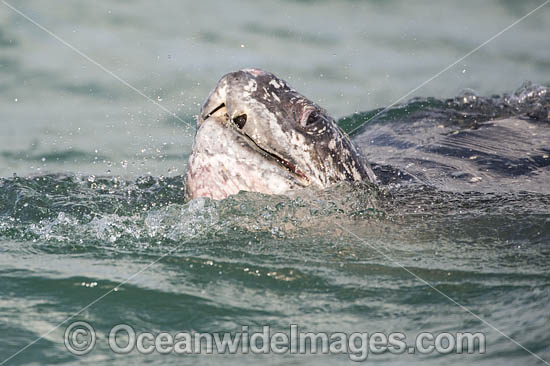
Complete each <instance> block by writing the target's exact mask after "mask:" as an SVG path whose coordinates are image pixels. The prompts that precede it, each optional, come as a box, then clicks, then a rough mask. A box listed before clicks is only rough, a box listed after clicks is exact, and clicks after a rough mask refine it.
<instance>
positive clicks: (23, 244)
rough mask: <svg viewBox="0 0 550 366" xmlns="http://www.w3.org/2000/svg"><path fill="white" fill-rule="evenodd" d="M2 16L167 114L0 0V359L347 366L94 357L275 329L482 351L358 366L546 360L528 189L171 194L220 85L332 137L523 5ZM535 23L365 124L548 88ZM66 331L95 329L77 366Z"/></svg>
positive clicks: (548, 235)
mask: <svg viewBox="0 0 550 366" xmlns="http://www.w3.org/2000/svg"><path fill="white" fill-rule="evenodd" d="M8 3H10V4H11V5H13V6H15V7H17V8H18V9H19V10H20V11H22V12H24V13H25V14H27V15H28V16H29V17H31V18H32V19H34V20H36V21H37V22H39V23H40V24H41V25H43V26H44V27H46V28H47V29H49V30H50V31H51V32H54V33H55V34H57V35H58V36H59V37H61V38H62V39H64V40H65V41H66V42H68V43H70V44H71V45H73V46H74V47H77V48H78V49H79V50H81V51H82V52H84V53H85V54H86V55H88V56H89V57H91V58H92V59H94V60H96V61H97V62H99V63H101V64H102V65H104V67H106V68H107V69H108V70H111V71H112V72H113V73H115V74H116V75H118V76H119V77H120V78H122V79H123V80H125V81H127V82H128V83H130V84H131V85H133V86H135V87H136V88H137V89H138V90H139V91H140V92H142V93H144V94H145V95H147V96H148V97H150V98H151V99H152V100H154V101H155V102H157V103H159V104H161V105H163V106H165V107H166V108H167V109H169V110H170V111H173V112H174V113H175V114H176V116H172V115H170V114H168V113H166V111H165V110H163V109H160V108H159V107H158V106H157V105H155V104H153V103H151V101H149V100H147V99H145V98H143V96H141V95H139V94H138V93H136V92H135V91H134V90H131V89H129V88H128V87H127V86H125V85H124V84H122V83H121V82H120V81H119V80H117V79H115V78H113V77H112V76H111V75H109V74H107V73H105V72H104V71H102V70H101V69H99V68H97V66H95V65H94V64H92V63H90V62H89V61H87V60H86V59H84V58H82V56H80V55H78V54H76V53H75V52H73V51H72V50H70V49H69V48H67V47H66V46H65V45H63V44H62V43H60V42H59V41H58V40H56V39H55V38H53V37H51V36H50V35H49V34H47V33H46V32H44V31H43V30H41V29H39V28H38V27H36V26H35V25H33V24H32V23H30V22H29V21H28V20H26V19H24V18H23V17H21V16H20V15H18V14H17V13H15V12H13V11H12V10H10V9H9V8H8V7H7V6H6V5H5V4H3V3H2V2H0V177H1V178H0V330H1V331H2V336H1V337H0V364H2V362H3V361H4V360H7V359H8V358H9V360H7V361H5V365H75V364H76V365H87V364H94V365H127V364H136V365H141V364H168V365H171V364H174V365H176V364H177V365H181V364H190V365H196V364H212V365H219V364H222V363H223V364H226V365H233V364H234V365H243V364H269V365H283V364H284V365H286V364H293V365H294V364H295V365H335V364H348V363H351V362H352V361H350V358H349V356H348V355H347V354H339V355H338V354H332V355H312V354H310V353H306V354H291V353H290V352H287V353H284V354H282V355H275V354H267V355H263V354H259V355H258V354H252V353H248V354H241V353H239V354H235V355H232V354H212V355H209V354H205V355H178V354H174V353H171V354H167V355H161V354H159V353H156V352H154V353H152V354H149V355H144V354H140V353H138V352H137V351H133V352H131V353H129V354H116V353H114V352H113V351H112V350H110V348H109V345H108V334H109V331H110V330H111V329H112V328H113V327H114V326H115V325H117V324H121V323H124V324H128V325H130V326H132V327H133V328H134V329H135V331H136V332H138V333H139V332H152V333H155V334H158V333H160V332H169V333H171V334H176V333H178V332H209V333H212V332H238V331H241V330H242V327H243V326H248V327H249V329H250V332H253V331H261V330H262V327H263V326H264V325H269V326H271V328H272V330H273V331H274V332H276V331H283V332H289V329H290V326H291V324H296V325H298V327H299V328H300V330H301V331H311V332H328V333H333V332H345V333H348V334H350V333H353V332H368V333H369V334H372V333H374V332H383V333H386V334H389V333H391V332H401V333H404V334H405V335H406V336H407V343H408V344H413V343H414V338H415V336H416V335H417V334H419V333H421V332H432V333H434V334H436V335H437V334H440V333H443V332H450V333H457V332H471V333H475V332H481V333H483V334H484V335H485V336H486V352H485V353H484V354H479V353H477V352H476V353H474V354H467V353H463V354H456V352H454V353H450V354H438V353H436V352H433V353H431V354H428V355H421V354H419V353H418V352H417V353H415V354H409V352H405V353H404V354H400V355H394V354H392V353H390V352H386V353H383V354H379V355H375V354H373V353H369V355H368V358H367V360H366V361H365V362H364V363H375V362H377V363H380V364H387V365H402V364H415V365H416V364H418V365H442V364H444V365H473V364H476V365H477V364H482V365H543V364H544V363H543V362H542V361H540V360H539V359H537V358H536V357H535V356H533V355H532V354H530V353H529V351H530V352H533V353H535V354H537V355H538V356H539V357H541V358H542V359H544V360H546V361H547V362H550V313H549V304H550V274H549V273H550V260H549V259H550V195H549V194H547V193H544V192H538V193H536V192H523V191H518V192H515V191H514V192H510V191H508V192H499V191H493V192H484V193H480V192H464V191H461V192H450V191H445V190H442V189H440V188H438V189H435V188H433V187H431V186H430V185H429V184H428V185H410V186H407V185H404V186H396V187H393V188H391V189H380V190H378V189H374V188H372V187H369V186H362V185H360V186H349V185H339V186H335V187H333V188H331V189H329V190H327V191H323V192H314V191H309V190H305V191H299V192H296V193H295V194H293V195H292V196H289V197H282V196H266V195H261V194H254V193H245V192H242V193H240V194H238V195H236V196H233V197H230V198H228V199H226V200H223V201H212V200H209V199H198V200H194V201H186V200H185V185H184V181H183V175H184V173H185V169H186V164H187V159H188V157H189V154H190V152H191V149H192V141H193V136H194V130H195V115H196V114H197V113H198V112H199V110H200V105H201V103H202V102H203V100H204V99H205V98H206V96H207V95H208V92H209V91H210V90H211V89H212V88H213V87H214V86H215V85H216V82H217V80H218V79H219V78H220V77H221V76H222V75H223V74H224V73H227V72H230V71H233V70H236V69H239V68H243V67H250V66H254V67H261V68H264V69H266V70H269V71H272V72H274V73H275V74H277V75H279V76H280V77H282V78H283V79H285V80H287V81H288V82H289V83H290V84H291V85H293V86H294V87H295V88H296V89H297V90H299V91H300V92H301V93H303V94H304V95H306V96H307V97H309V98H311V99H312V100H314V101H315V102H317V103H318V104H319V105H321V106H323V107H325V108H326V109H327V110H328V111H329V112H330V113H331V114H332V115H334V116H335V117H336V118H340V117H342V116H350V117H346V118H343V119H340V123H341V126H342V127H343V128H344V129H345V130H347V131H348V132H352V131H354V130H355V129H356V128H357V127H358V126H360V125H362V124H364V123H365V121H367V120H368V119H369V118H370V117H373V116H375V115H376V114H377V113H378V112H379V111H381V108H383V107H384V106H387V105H389V104H390V103H392V102H393V101H395V100H396V99H397V98H399V97H401V96H402V95H405V94H406V93H407V92H409V91H410V90H412V89H413V88H415V87H416V86H418V85H420V84H421V83H422V82H424V81H426V80H427V79H429V78H430V77H432V76H433V75H434V74H436V73H437V72H438V71H440V70H442V69H443V68H444V67H445V66H447V65H449V64H451V63H452V62H454V61H455V60H457V59H458V58H460V57H461V56H463V55H464V54H466V53H467V52H469V51H470V50H472V49H474V48H475V47H477V46H478V45H479V44H481V43H482V42H484V41H485V40H487V39H489V38H490V37H491V36H492V35H494V34H496V33H497V32H499V31H500V30H502V29H504V28H505V27H507V26H508V25H510V24H512V23H513V22H514V21H515V20H517V19H519V18H520V17H521V16H523V15H524V14H526V13H527V12H529V11H530V10H531V9H533V8H535V7H536V6H538V5H540V3H541V2H537V1H521V2H518V1H504V0H500V1H499V0H492V1H485V2H476V1H461V2H445V3H434V2H432V1H417V2H414V3H413V2H408V1H352V0H349V1H322V0H318V1H315V0H313V1H286V0H280V1H272V2H256V1H244V0H243V1H237V2H233V1H231V2H219V1H210V0H209V1H200V2H175V1H167V2H159V3H154V4H153V3H151V2H147V1H143V0H136V1H102V2H98V3H95V2H82V1H76V0H69V1H64V2H62V3H57V2H56V3H53V2H40V1H36V0H24V1H11V2H9V1H8ZM549 14H550V5H549V6H548V7H545V8H542V9H541V10H540V11H538V12H536V13H534V14H533V15H531V16H530V17H529V18H527V19H525V20H524V21H523V22H521V23H519V24H518V25H516V26H514V27H513V28H511V29H510V30H509V31H507V32H506V33H504V34H502V35H501V36H500V37H498V38H497V39H495V40H494V41H492V42H491V43H489V44H488V45H487V46H485V47H484V48H482V49H480V50H479V51H478V52H476V53H475V54H473V55H472V56H471V57H469V58H467V59H465V60H463V61H462V62H460V63H459V64H457V65H456V66H455V67H453V68H452V69H450V70H449V71H448V72H446V73H445V74H443V75H441V76H440V77H439V78H437V79H435V80H434V81H432V82H430V83H428V84H426V85H425V87H423V88H422V89H420V90H418V91H417V92H415V93H413V94H412V95H410V96H409V97H411V98H412V97H415V96H416V97H436V98H438V99H426V98H423V99H421V100H413V101H411V102H407V100H408V99H409V98H406V99H405V100H404V101H403V103H404V104H402V105H401V106H397V107H395V108H393V109H391V110H390V111H388V112H387V113H385V114H383V115H381V116H379V118H378V120H377V121H378V122H380V123H390V124H391V123H392V121H393V120H395V119H396V118H400V119H403V118H404V117H403V116H406V114H407V113H412V112H414V111H418V110H420V109H422V108H427V107H430V108H431V107H433V108H441V109H443V110H445V108H447V107H448V106H447V105H446V104H444V103H443V102H442V101H444V100H445V98H453V97H455V96H457V95H461V92H462V90H463V89H474V90H476V91H477V92H478V93H479V94H480V95H486V96H490V95H492V94H503V93H511V92H513V91H514V90H516V89H517V88H518V87H519V86H520V85H521V84H522V83H523V82H524V81H526V80H532V81H534V82H536V83H539V84H542V85H548V84H549V83H550V79H549V77H548V75H550V62H549V60H550V47H548V46H549V41H548V34H549V33H550V16H549ZM480 108H481V107H480ZM533 108H535V107H533ZM544 110H545V109H544ZM457 111H458V112H457ZM463 112H464V111H463V110H461V109H453V111H452V113H453V114H452V116H454V117H453V118H455V117H456V116H459V115H461V113H463ZM509 112H510V111H508V110H507V111H506V113H509ZM513 112H514V111H511V112H510V113H511V115H513ZM523 112H528V111H523ZM354 113H355V114H354ZM449 113H451V112H449ZM468 113H469V112H468ZM480 113H481V112H480ZM499 113H500V112H499ZM449 115H450V114H449ZM507 115H508V114H507ZM472 116H473V117H472ZM542 117H544V116H542ZM542 117H541V118H542ZM468 118H470V119H472V120H475V119H476V118H477V117H476V115H475V114H468ZM470 119H466V122H467V123H470V122H471V121H470ZM546 169H547V168H546ZM115 289H116V291H114V290H115ZM106 294H107V295H106ZM443 294H444V295H443ZM104 295H105V296H104ZM457 304H459V305H457ZM460 305H461V306H463V307H461V306H460ZM465 308H466V309H468V310H465ZM70 317H72V318H70ZM74 321H85V322H88V323H89V324H90V325H92V326H93V327H94V329H95V331H96V334H97V339H96V345H95V347H94V349H93V350H92V351H91V352H90V353H88V354H87V355H83V356H76V355H73V354H71V353H70V352H69V351H68V350H67V348H66V347H65V345H64V342H63V339H64V333H65V330H66V329H67V326H68V325H69V324H71V323H72V322H74ZM508 337H510V338H512V339H513V340H515V341H516V342H518V343H519V344H521V346H523V347H525V348H526V349H527V350H529V351H526V350H525V349H524V348H522V347H521V346H518V344H516V343H514V342H513V341H511V340H510V339H509V338H508ZM35 341H36V342H35ZM31 342H35V343H32V344H31ZM27 346H28V347H27ZM24 347H27V348H25V349H23V348H24ZM17 352H20V353H18V354H17V355H15V354H16V353H17ZM12 356H13V357H12ZM11 357H12V358H11Z"/></svg>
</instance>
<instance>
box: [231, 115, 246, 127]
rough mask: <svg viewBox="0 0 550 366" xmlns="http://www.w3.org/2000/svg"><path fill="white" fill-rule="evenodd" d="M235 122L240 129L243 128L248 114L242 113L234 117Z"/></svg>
mask: <svg viewBox="0 0 550 366" xmlns="http://www.w3.org/2000/svg"><path fill="white" fill-rule="evenodd" d="M233 122H234V123H235V124H236V125H237V127H239V129H241V130H242V129H243V127H244V125H245V124H246V114H241V115H240V116H237V117H235V118H233Z"/></svg>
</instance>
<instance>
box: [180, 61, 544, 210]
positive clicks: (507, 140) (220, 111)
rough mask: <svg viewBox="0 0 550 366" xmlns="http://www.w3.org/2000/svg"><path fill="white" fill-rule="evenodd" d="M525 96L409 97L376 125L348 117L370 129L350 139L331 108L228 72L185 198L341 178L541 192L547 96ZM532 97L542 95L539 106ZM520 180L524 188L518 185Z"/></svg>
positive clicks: (263, 75)
mask: <svg viewBox="0 0 550 366" xmlns="http://www.w3.org/2000/svg"><path fill="white" fill-rule="evenodd" d="M527 89H528V90H527V91H525V90H524V92H523V94H524V95H523V96H516V99H515V100H514V99H513V97H514V96H512V98H511V97H505V98H492V99H491V98H485V99H484V98H479V97H476V96H475V95H473V94H465V95H463V96H460V97H458V98H454V99H451V100H447V101H440V100H436V99H419V100H414V101H412V102H410V103H409V104H407V105H406V106H405V107H403V106H398V107H396V108H393V109H391V110H389V111H385V112H384V113H382V114H380V116H377V118H375V119H373V120H372V121H370V118H367V117H368V116H364V115H361V114H360V115H357V116H355V117H352V119H353V118H355V119H359V120H361V118H362V119H363V121H364V120H365V119H369V121H370V123H368V124H365V125H364V126H362V128H360V129H359V130H358V131H357V133H355V135H354V141H352V140H351V138H350V137H349V136H348V135H347V134H346V133H345V132H344V131H343V130H342V129H341V128H340V127H339V125H338V123H337V122H336V121H335V120H334V119H333V118H332V117H331V116H329V114H328V113H327V111H325V110H324V109H323V108H321V107H320V106H318V105H317V104H315V103H314V102H312V101H311V100H309V99H307V98H306V97H304V96H303V95H301V94H300V93H298V92H297V91H296V90H295V89H293V88H292V87H291V86H290V85H289V84H288V83H287V82H285V81H283V80H281V79H280V78H278V77H276V76H275V75H273V74H272V73H269V72H266V71H263V70H260V69H243V70H240V71H236V72H232V73H229V74H227V75H225V76H223V77H222V78H221V79H220V81H219V82H218V84H217V86H216V88H215V89H214V90H213V91H212V92H211V93H210V95H209V96H208V98H207V99H206V101H205V103H204V105H203V107H202V110H201V112H200V115H199V117H198V122H199V128H198V130H197V133H196V136H195V141H194V144H193V152H192V154H191V157H190V160H189V167H188V172H187V187H188V195H189V197H190V198H196V197H210V198H214V199H222V198H225V197H227V196H229V195H232V194H236V193H238V192H239V191H252V192H262V193H268V194H284V193H285V192H288V191H289V190H292V189H294V188H297V187H308V186H310V187H316V188H326V187H327V186H329V185H332V184H334V183H337V182H342V181H348V182H358V181H360V182H367V183H369V184H377V183H382V184H387V183H389V182H393V183H395V182H405V181H409V182H410V181H416V182H418V181H421V182H424V183H428V184H431V185H435V186H439V187H440V188H445V189H451V190H453V189H461V190H476V189H479V190H483V189H493V190H494V189H501V188H502V186H507V185H510V184H512V183H513V184H512V185H513V186H514V187H518V188H525V189H531V190H537V191H540V190H545V189H546V190H547V189H548V188H546V187H548V186H549V185H550V183H549V182H550V180H548V171H547V169H545V170H544V172H541V169H544V168H545V167H547V166H548V165H550V158H549V157H548V154H550V146H549V145H550V128H549V124H548V123H540V120H541V119H542V120H544V119H545V118H548V119H550V115H549V114H548V105H542V106H541V103H540V101H541V98H543V99H544V98H548V97H549V96H550V95H548V93H547V90H548V89H546V88H543V87H539V88H538V89H536V88H535V89H533V88H531V89H529V88H527ZM529 93H531V94H529ZM532 94H536V95H532ZM530 97H537V98H538V99H537V103H538V104H537V106H538V107H537V106H534V103H533V100H531V99H529V98H530ZM506 98H507V99H506ZM521 98H523V100H519V99H521ZM544 100H546V102H547V101H548V99H544ZM543 104H544V103H543ZM518 106H520V107H523V108H524V109H526V108H529V110H527V111H526V110H521V108H520V107H518ZM403 108H405V109H404V110H403ZM537 108H538V109H537ZM541 111H542V112H541ZM545 111H546V112H545ZM539 112H540V113H539ZM529 113H531V115H530V116H529ZM533 113H535V114H537V113H538V115H535V116H533V115H532V114H533ZM545 113H546V115H545ZM396 115H397V117H396ZM537 121H538V122H539V124H538V125H537V124H536V122H537ZM344 122H346V121H344ZM390 122H391V123H390ZM365 154H366V155H367V156H369V158H370V160H371V162H373V167H372V168H371V165H370V164H369V162H368V161H367V159H366V157H365ZM526 174H528V175H529V179H527V183H528V184H527V185H525V182H524V179H521V181H522V184H518V179H517V177H518V176H521V175H523V176H525V175H526ZM377 176H378V178H377ZM495 182H496V183H498V184H497V185H498V186H499V187H500V188H499V187H496V186H495ZM473 185H475V187H474V186H473ZM541 187H543V188H541Z"/></svg>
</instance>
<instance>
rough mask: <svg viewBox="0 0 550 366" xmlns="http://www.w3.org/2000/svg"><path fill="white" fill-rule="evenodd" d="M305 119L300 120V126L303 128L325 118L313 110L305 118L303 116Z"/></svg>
mask: <svg viewBox="0 0 550 366" xmlns="http://www.w3.org/2000/svg"><path fill="white" fill-rule="evenodd" d="M304 117H305V118H302V121H301V125H302V126H303V127H309V126H312V125H314V124H316V123H318V122H320V121H322V120H324V119H325V118H324V117H323V116H322V115H321V114H320V113H319V112H317V111H315V110H313V111H311V112H310V113H309V114H308V115H307V116H304Z"/></svg>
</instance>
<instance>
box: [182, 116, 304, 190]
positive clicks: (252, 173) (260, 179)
mask: <svg viewBox="0 0 550 366" xmlns="http://www.w3.org/2000/svg"><path fill="white" fill-rule="evenodd" d="M187 185H188V194H189V197H190V198H192V199H193V198H197V197H210V198H213V199H223V198H226V197H227V196H229V195H233V194H237V193H239V192H240V191H250V192H260V193H266V194H282V193H285V192H287V191H288V190H290V189H292V188H295V187H296V185H297V184H296V182H295V178H294V177H292V176H291V174H290V173H289V172H286V171H284V169H282V168H281V167H280V166H279V165H278V164H277V163H275V162H271V161H268V160H266V158H265V157H264V156H262V155H261V154H259V153H258V152H256V151H254V150H252V149H251V148H250V147H249V146H248V144H247V143H246V142H244V141H243V140H242V138H240V137H239V135H237V134H236V133H235V132H234V131H233V130H232V129H231V128H229V127H227V126H224V125H222V124H220V123H218V122H217V121H216V120H214V119H212V120H206V121H204V122H203V123H202V125H201V128H200V129H199V131H198V132H197V136H196V137H195V145H194V146H193V154H192V155H191V158H190V160H189V169H188V172H187Z"/></svg>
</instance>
